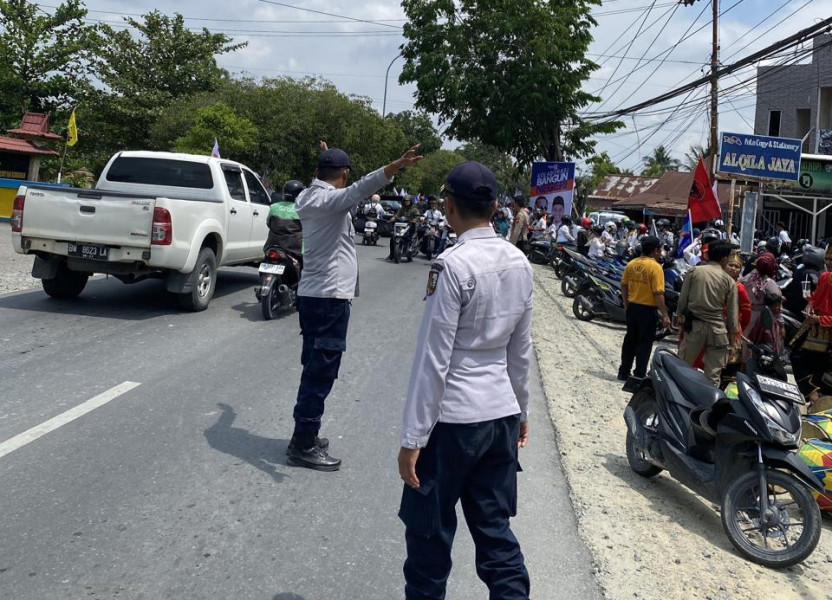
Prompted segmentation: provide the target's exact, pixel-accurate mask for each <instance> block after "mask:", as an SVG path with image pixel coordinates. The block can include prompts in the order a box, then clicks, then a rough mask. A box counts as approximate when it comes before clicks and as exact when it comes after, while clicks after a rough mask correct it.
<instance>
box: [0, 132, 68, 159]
mask: <svg viewBox="0 0 832 600" xmlns="http://www.w3.org/2000/svg"><path fill="white" fill-rule="evenodd" d="M0 151H4V152H16V153H18V154H30V155H36V156H60V154H59V153H58V152H55V151H54V150H50V149H49V148H38V147H37V146H35V145H34V144H33V143H32V142H30V141H29V140H19V139H17V138H10V137H6V136H4V135H0Z"/></svg>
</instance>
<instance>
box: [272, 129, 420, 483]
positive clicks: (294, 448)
mask: <svg viewBox="0 0 832 600" xmlns="http://www.w3.org/2000/svg"><path fill="white" fill-rule="evenodd" d="M321 149H322V150H323V152H322V153H321V155H320V157H319V158H318V169H317V171H316V172H315V179H313V180H312V183H311V184H310V185H309V187H308V188H306V189H305V190H304V191H303V192H301V193H300V194H299V195H298V198H297V201H296V203H295V207H296V210H297V213H298V216H300V221H301V225H302V226H303V246H304V251H303V272H302V273H301V277H300V283H299V284H298V317H299V319H300V331H301V335H302V336H303V351H302V354H301V359H300V360H301V364H302V365H303V371H302V372H301V376H300V385H299V387H298V396H297V401H296V403H295V409H294V413H293V416H294V419H295V430H294V433H293V434H292V439H291V441H290V442H289V446H288V448H287V449H286V456H287V457H288V459H289V463H290V464H292V465H295V466H300V467H306V468H309V469H315V470H318V471H337V470H338V469H339V468H340V466H341V461H340V460H339V459H337V458H333V457H331V456H329V453H328V448H329V442H328V441H327V440H325V439H321V438H319V437H318V431H319V430H320V428H321V418H322V417H323V414H324V401H325V400H326V397H327V396H328V395H329V392H330V391H331V390H332V386H333V384H334V383H335V380H336V379H337V378H338V370H339V368H340V366H341V354H342V353H343V352H344V350H346V349H347V324H348V323H349V320H350V304H351V302H352V299H353V298H354V297H355V296H357V295H358V261H357V259H356V255H355V242H354V241H353V238H354V236H355V230H354V229H353V226H352V210H353V209H354V208H356V207H357V206H358V204H359V203H360V202H361V201H362V200H364V198H366V197H367V196H368V195H370V194H372V193H373V192H375V191H376V190H378V189H381V188H382V187H384V186H385V185H387V184H388V183H390V182H391V181H392V179H393V175H395V174H396V173H397V172H398V171H399V170H400V169H402V168H404V167H407V166H410V165H412V164H414V163H416V162H418V161H420V160H421V159H422V157H421V156H418V155H417V151H418V149H419V147H418V146H416V147H413V148H411V149H410V150H408V151H407V152H405V154H404V155H403V156H402V157H401V158H399V159H398V160H395V161H393V162H392V163H390V164H389V165H387V166H386V167H384V168H381V169H378V170H377V171H373V172H372V173H370V174H369V175H366V176H364V177H363V178H362V179H361V180H360V181H357V182H355V183H353V184H352V185H350V186H347V180H348V179H349V176H350V175H349V174H350V158H349V156H347V153H346V152H344V151H343V150H339V149H337V148H333V149H332V150H329V149H327V147H326V144H325V143H323V142H321Z"/></svg>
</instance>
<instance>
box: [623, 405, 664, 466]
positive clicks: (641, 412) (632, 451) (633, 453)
mask: <svg viewBox="0 0 832 600" xmlns="http://www.w3.org/2000/svg"><path fill="white" fill-rule="evenodd" d="M636 393H637V394H650V392H649V391H647V390H642V391H639V392H636ZM635 413H636V421H638V423H639V424H640V425H641V426H642V427H644V428H646V429H655V428H656V425H657V424H658V419H659V417H658V406H657V405H656V401H655V400H653V399H652V397H649V398H645V399H644V400H642V401H641V402H640V403H639V404H638V406H636V408H635ZM626 444H627V462H628V463H629V464H630V468H631V469H632V470H633V471H635V472H636V473H637V474H638V475H641V476H642V477H655V476H656V475H658V474H659V473H661V472H662V468H661V467H657V466H656V465H654V464H653V463H651V462H650V461H649V460H647V458H646V457H645V456H644V454H643V453H642V452H641V451H640V450H639V449H638V446H637V445H636V438H635V436H634V435H633V434H632V433H631V432H630V429H629V428H627V442H626Z"/></svg>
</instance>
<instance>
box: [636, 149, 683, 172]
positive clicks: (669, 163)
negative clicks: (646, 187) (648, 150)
mask: <svg viewBox="0 0 832 600" xmlns="http://www.w3.org/2000/svg"><path fill="white" fill-rule="evenodd" d="M642 161H643V163H644V170H643V171H642V172H641V174H642V175H646V176H648V177H661V176H662V175H664V174H665V173H666V172H667V171H678V170H679V167H681V166H682V163H681V162H680V161H679V159H676V158H673V157H672V156H670V153H669V152H668V151H667V148H665V147H664V146H659V147H658V148H656V149H655V150H653V154H652V155H651V156H645V157H644V158H642Z"/></svg>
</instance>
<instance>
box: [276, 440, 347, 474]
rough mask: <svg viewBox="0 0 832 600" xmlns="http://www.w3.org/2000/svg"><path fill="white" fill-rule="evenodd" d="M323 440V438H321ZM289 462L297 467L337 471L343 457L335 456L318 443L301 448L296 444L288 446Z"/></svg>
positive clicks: (287, 455)
mask: <svg viewBox="0 0 832 600" xmlns="http://www.w3.org/2000/svg"><path fill="white" fill-rule="evenodd" d="M321 441H322V442H323V440H321ZM286 457H287V458H288V459H289V461H288V462H289V464H290V465H293V466H295V467H304V468H307V469H314V470H315V471H337V470H338V469H340V468H341V459H340V458H333V457H332V456H330V455H329V454H327V451H326V450H325V449H323V448H321V447H320V446H318V445H317V444H315V445H313V446H311V447H310V448H306V449H305V450H304V449H301V448H299V447H298V446H295V445H294V444H289V447H288V448H286Z"/></svg>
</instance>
